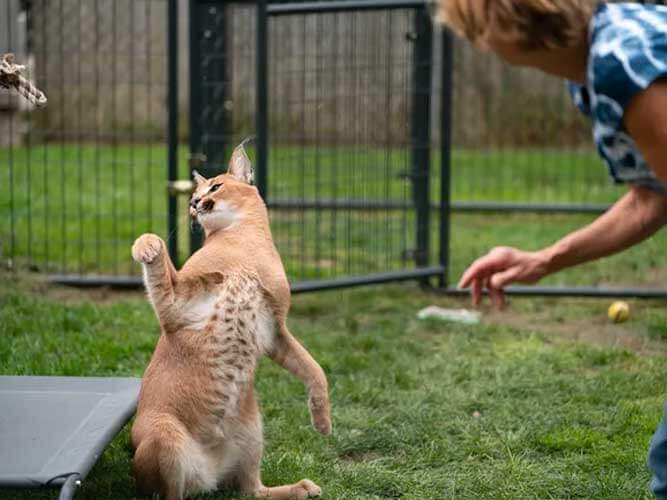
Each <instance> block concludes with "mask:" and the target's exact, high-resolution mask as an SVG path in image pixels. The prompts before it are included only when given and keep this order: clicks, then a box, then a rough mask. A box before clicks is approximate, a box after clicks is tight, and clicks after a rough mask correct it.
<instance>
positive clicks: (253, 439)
mask: <svg viewBox="0 0 667 500" xmlns="http://www.w3.org/2000/svg"><path fill="white" fill-rule="evenodd" d="M195 179H196V180H197V189H196V190H195V192H194V194H193V196H192V200H193V201H192V204H191V208H190V211H191V215H192V216H193V217H195V218H197V219H198V220H199V222H200V223H201V224H202V226H203V227H204V230H205V231H206V240H205V242H204V245H203V247H202V248H201V249H200V250H199V251H197V252H196V253H195V254H194V255H192V256H191V257H190V259H189V260H188V261H187V262H186V263H185V265H184V266H183V268H182V269H181V270H180V271H176V269H175V268H174V265H173V264H172V262H171V260H170V258H169V255H168V253H167V248H166V245H165V243H164V241H163V240H161V239H160V238H159V237H158V236H155V235H153V234H144V235H142V236H141V237H139V238H138V239H137V240H136V242H135V243H134V245H133V247H132V256H133V258H134V259H135V260H136V261H137V262H141V263H142V265H143V271H144V281H145V284H146V289H147V292H148V297H149V299H150V301H151V303H152V304H153V307H154V309H155V313H156V315H157V317H158V320H159V322H160V326H161V330H162V333H161V335H160V338H159V339H158V342H157V346H156V348H155V352H154V354H153V358H152V359H151V362H150V364H149V366H148V368H147V369H146V372H145V374H144V379H143V385H142V388H141V394H140V396H139V405H138V409H137V417H136V419H135V422H134V426H133V427H132V444H133V446H134V449H135V456H134V462H133V473H134V475H135V477H136V480H137V485H138V487H139V489H140V490H141V491H142V492H143V493H144V494H153V493H158V494H160V495H161V496H163V497H165V498H167V499H168V500H172V499H181V498H184V497H186V496H188V495H192V494H195V493H199V492H204V491H210V490H214V489H216V488H217V487H218V486H219V485H221V484H227V483H235V484H236V485H238V486H239V487H240V489H241V492H242V493H243V494H246V495H254V496H260V497H267V498H275V499H283V498H285V499H287V498H308V497H311V496H317V495H319V494H320V488H319V487H318V486H317V485H315V484H314V483H312V482H311V481H309V480H307V479H304V480H302V481H300V482H298V483H296V484H292V485H287V486H280V487H274V488H267V487H265V486H264V485H263V484H262V482H261V479H260V471H259V469H260V461H261V457H262V442H263V439H262V422H261V416H260V413H259V409H258V406H257V402H256V400H255V397H254V394H253V381H254V374H255V367H256V363H257V361H258V359H259V358H260V357H261V356H262V355H265V354H266V355H269V356H270V357H271V358H272V359H273V360H274V361H275V362H277V363H278V364H280V365H281V366H283V367H285V368H286V369H287V370H289V371H290V372H292V373H293V374H294V375H296V376H297V377H299V378H300V379H301V380H302V381H303V382H304V384H305V385H306V387H307V388H308V399H309V407H310V411H311V418H312V423H313V426H314V427H315V428H316V429H317V430H318V431H319V432H321V433H323V434H328V433H330V432H331V417H330V407H329V397H328V386H327V380H326V377H325V375H324V372H323V371H322V369H321V368H320V366H319V365H318V364H317V362H316V361H315V360H314V359H313V358H312V357H311V356H310V354H309V353H308V352H307V351H306V350H305V349H304V348H303V347H302V346H301V344H299V342H298V341H297V340H296V339H295V338H294V337H293V336H292V335H291V333H290V332H289V330H288V329H287V322H286V321H287V313H288V311H289V307H290V290H289V285H288V282H287V278H286V276H285V271H284V269H283V266H282V262H281V260H280V257H279V255H278V252H277V251H276V248H275V246H274V244H273V239H272V237H271V231H270V229H269V220H268V214H267V211H266V207H265V205H264V203H263V202H262V200H261V198H260V196H259V194H258V192H257V189H256V188H255V187H253V186H251V185H250V184H248V182H250V181H251V179H252V171H251V167H250V162H249V160H248V158H247V156H246V154H245V151H244V150H243V147H242V146H240V147H238V148H237V149H236V150H235V151H234V154H233V156H232V159H231V161H230V169H229V174H226V175H221V176H218V177H215V178H213V179H210V180H207V179H204V178H203V177H201V176H200V175H198V174H195ZM215 185H217V186H218V189H217V190H216V191H215V192H213V191H211V187H212V186H215Z"/></svg>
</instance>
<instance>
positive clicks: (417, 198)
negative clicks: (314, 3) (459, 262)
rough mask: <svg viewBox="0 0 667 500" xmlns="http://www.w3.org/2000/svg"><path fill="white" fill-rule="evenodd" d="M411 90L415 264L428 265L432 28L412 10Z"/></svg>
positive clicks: (421, 11) (420, 12)
mask: <svg viewBox="0 0 667 500" xmlns="http://www.w3.org/2000/svg"><path fill="white" fill-rule="evenodd" d="M414 30H415V31H414V44H415V46H414V51H413V61H412V64H413V79H412V81H413V83H412V85H413V89H412V127H411V128H412V133H411V139H412V141H411V142H412V169H411V172H410V179H411V180H412V196H413V202H414V204H415V208H416V212H417V235H416V243H417V248H416V249H415V261H416V264H417V267H426V266H428V264H429V236H430V234H429V233H430V223H429V222H430V190H429V187H430V186H429V176H430V160H431V158H430V143H431V79H432V63H433V27H432V21H431V18H430V17H429V15H428V12H427V10H426V9H425V8H419V9H416V10H415V20H414Z"/></svg>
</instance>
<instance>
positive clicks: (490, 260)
mask: <svg viewBox="0 0 667 500" xmlns="http://www.w3.org/2000/svg"><path fill="white" fill-rule="evenodd" d="M547 273H548V269H547V259H546V256H545V255H544V253H543V252H524V251H522V250H517V249H516V248H510V247H496V248H494V249H493V250H491V251H490V252H489V253H488V254H486V255H485V256H483V257H480V258H479V259H477V260H476V261H475V262H473V263H472V264H471V265H470V267H468V269H467V270H466V271H465V272H464V273H463V276H462V277H461V280H460V281H459V287H460V288H468V287H470V289H471V290H470V293H471V295H472V303H473V305H475V306H477V305H479V304H480V302H481V300H482V290H483V289H484V287H486V288H488V290H489V296H490V297H491V302H492V303H493V305H495V306H497V307H502V306H504V305H505V293H504V288H505V287H506V286H507V285H509V284H510V283H515V282H516V283H535V282H537V281H539V280H540V279H541V278H543V277H544V276H545V275H546V274H547Z"/></svg>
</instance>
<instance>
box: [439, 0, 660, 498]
mask: <svg viewBox="0 0 667 500" xmlns="http://www.w3.org/2000/svg"><path fill="white" fill-rule="evenodd" d="M436 19H437V20H438V21H439V22H442V23H444V24H445V25H446V26H448V27H449V28H451V29H452V31H454V32H455V33H457V34H459V35H461V36H463V37H465V38H466V39H468V40H469V41H470V42H472V43H473V44H474V45H476V46H477V47H480V48H482V49H486V50H490V51H492V52H494V53H495V54H497V55H498V56H499V57H500V58H501V59H504V60H505V61H507V62H509V63H510V64H514V65H519V66H527V67H533V68H537V69H539V70H541V71H543V72H546V73H548V74H551V75H554V76H557V77H561V78H564V79H565V80H567V84H568V87H569V91H570V93H571V95H572V98H573V100H574V104H576V106H577V107H578V108H579V109H580V110H581V111H582V112H583V113H585V114H586V115H587V116H588V117H589V118H590V120H591V123H592V129H593V139H594V141H595V144H596V145H597V148H598V151H599V153H600V155H601V156H602V157H603V158H604V160H605V161H606V163H607V166H608V169H609V173H610V175H611V176H612V178H613V179H614V180H615V181H616V182H619V183H624V184H627V186H628V187H627V192H626V193H625V194H624V195H623V196H622V197H621V198H620V199H619V200H618V201H617V202H616V203H615V204H614V205H613V206H612V207H611V208H610V209H609V210H608V211H607V212H606V213H604V214H603V215H602V216H600V217H599V218H597V219H596V220H595V221H593V222H592V223H591V224H590V225H588V226H586V227H584V228H582V229H579V230H578V231H575V232H573V233H572V234H569V235H566V236H565V237H564V238H562V239H561V240H559V241H557V242H555V243H554V244H552V245H550V246H548V247H547V248H543V249H540V250H537V251H523V250H520V249H516V248H510V247H497V248H494V249H492V250H491V251H490V252H489V253H488V254H487V255H484V256H483V257H481V258H479V259H477V260H475V261H474V262H473V263H472V264H471V265H470V266H469V267H468V269H467V270H466V271H465V272H464V273H463V275H462V277H461V280H460V282H459V286H460V287H462V288H470V289H471V295H472V300H473V303H474V304H475V305H478V304H479V303H480V301H481V300H482V292H483V290H484V289H485V288H486V289H487V290H488V293H489V297H490V299H491V301H492V303H493V304H495V305H496V306H503V305H504V303H505V296H504V293H503V290H504V288H505V287H506V286H507V285H509V284H511V283H535V282H537V281H539V280H540V279H541V278H543V277H545V276H547V275H549V274H552V273H555V272H557V271H560V270H561V269H564V268H567V267H571V266H575V265H577V264H582V263H584V262H587V261H591V260H594V259H599V258H602V257H605V256H608V255H611V254H614V253H617V252H620V251H622V250H624V249H626V248H628V247H630V246H632V245H635V244H637V243H639V242H640V241H642V240H644V239H646V238H648V237H649V236H651V235H652V234H654V233H655V232H656V231H657V230H658V229H660V228H661V227H662V226H663V225H665V224H666V223H667V7H665V6H658V5H653V4H638V3H599V4H598V2H593V1H591V0H438V3H437V5H436ZM666 411H667V407H666ZM649 464H650V467H651V468H652V470H653V479H652V481H651V487H652V490H653V492H654V494H655V495H656V496H658V497H663V498H667V417H663V420H662V422H661V424H660V426H659V428H658V430H657V432H656V433H655V435H654V437H653V440H652V442H651V445H650V450H649Z"/></svg>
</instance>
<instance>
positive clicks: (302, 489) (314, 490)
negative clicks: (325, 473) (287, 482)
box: [293, 479, 322, 499]
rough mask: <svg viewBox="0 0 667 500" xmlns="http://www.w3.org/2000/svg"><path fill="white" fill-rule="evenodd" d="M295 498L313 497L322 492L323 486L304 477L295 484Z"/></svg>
mask: <svg viewBox="0 0 667 500" xmlns="http://www.w3.org/2000/svg"><path fill="white" fill-rule="evenodd" d="M293 491H294V498H298V499H302V498H313V497H319V496H320V495H321V494H322V488H320V487H319V486H317V485H316V484H315V483H313V482H312V481H311V480H310V479H302V480H301V481H299V482H298V483H296V484H295V485H294V490H293Z"/></svg>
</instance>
